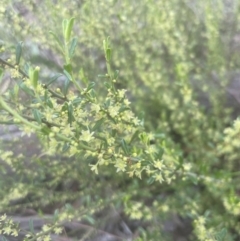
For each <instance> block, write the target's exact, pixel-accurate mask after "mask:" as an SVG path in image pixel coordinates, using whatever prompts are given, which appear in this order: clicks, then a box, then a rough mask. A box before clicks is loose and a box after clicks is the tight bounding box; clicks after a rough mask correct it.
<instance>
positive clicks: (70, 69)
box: [63, 64, 72, 74]
mask: <svg viewBox="0 0 240 241" xmlns="http://www.w3.org/2000/svg"><path fill="white" fill-rule="evenodd" d="M63 69H64V70H66V71H67V72H68V74H70V73H72V65H71V64H64V66H63Z"/></svg>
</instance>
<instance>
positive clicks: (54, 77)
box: [46, 73, 62, 86]
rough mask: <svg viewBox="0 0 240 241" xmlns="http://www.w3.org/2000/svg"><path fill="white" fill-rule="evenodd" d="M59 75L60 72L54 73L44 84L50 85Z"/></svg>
mask: <svg viewBox="0 0 240 241" xmlns="http://www.w3.org/2000/svg"><path fill="white" fill-rule="evenodd" d="M60 76H62V74H59V73H58V74H55V75H54V76H53V77H51V78H50V80H49V81H48V83H47V84H46V86H49V85H51V84H52V83H53V82H55V81H56V80H57V79H58V78H59V77H60Z"/></svg>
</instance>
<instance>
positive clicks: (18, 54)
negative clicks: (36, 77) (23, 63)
mask: <svg viewBox="0 0 240 241" xmlns="http://www.w3.org/2000/svg"><path fill="white" fill-rule="evenodd" d="M22 45H23V42H19V43H18V44H17V46H16V65H19V63H20V59H21V56H22Z"/></svg>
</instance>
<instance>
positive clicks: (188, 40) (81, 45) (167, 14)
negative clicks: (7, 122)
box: [0, 0, 240, 240]
mask: <svg viewBox="0 0 240 241" xmlns="http://www.w3.org/2000/svg"><path fill="white" fill-rule="evenodd" d="M239 3H240V2H239V1H238V0H232V1H228V0H205V1H199V0H194V1H188V0H140V1H135V0H131V1H126V0H122V1H117V0H105V1H93V0H88V1H74V0H73V1H65V0H61V1H58V0H51V1H50V0H49V1H47V0H44V1H40V0H32V1H29V0H25V1H17V0H16V1H15V0H11V1H9V0H2V1H1V6H0V19H1V22H0V44H1V46H2V49H1V50H2V53H1V55H0V57H1V58H2V59H5V60H6V59H14V58H15V46H16V44H17V43H18V42H20V41H22V42H23V48H24V51H23V58H24V60H25V61H27V62H29V63H32V64H33V65H38V66H40V67H41V69H42V70H43V71H42V72H41V75H42V76H41V78H42V80H43V81H47V80H48V78H49V76H52V75H53V74H55V73H59V72H62V67H61V66H62V65H63V62H64V61H63V59H62V57H61V55H60V54H59V48H58V45H56V42H55V41H54V40H53V36H52V35H51V34H49V31H54V32H55V33H57V34H59V38H61V33H62V30H61V27H62V26H61V21H62V19H64V18H71V17H75V26H74V35H76V36H77V38H78V45H77V48H76V55H75V57H74V61H73V62H74V66H73V67H74V69H75V72H76V73H79V76H78V78H80V79H81V78H83V72H84V75H85V76H86V78H88V79H89V80H90V81H94V82H96V84H97V88H98V89H99V90H100V91H101V88H102V86H103V85H102V80H101V78H98V77H97V76H98V75H99V74H105V73H106V64H105V57H104V51H103V47H102V41H103V39H106V38H107V37H108V36H109V37H110V39H111V45H112V49H113V51H114V52H113V59H112V62H111V64H112V68H113V69H114V70H119V79H118V81H117V83H116V86H117V88H124V89H127V90H128V92H127V95H128V97H129V98H130V100H131V101H132V107H133V109H134V110H135V113H137V115H139V117H140V118H143V119H144V123H145V126H146V128H147V130H148V131H149V132H152V133H154V134H156V135H158V136H160V138H161V137H164V142H165V143H166V145H167V146H168V147H169V146H170V147H171V148H169V150H168V151H169V152H171V150H172V151H173V152H176V153H178V155H179V156H181V157H182V158H183V159H184V160H186V161H187V162H189V163H191V168H192V170H193V172H194V173H197V175H198V177H197V178H195V177H193V181H192V182H189V181H185V180H176V181H175V182H173V183H171V184H170V185H167V184H165V183H164V184H160V183H159V184H158V183H153V184H149V183H148V182H147V180H145V179H144V178H143V180H138V179H135V178H134V179H131V178H128V177H127V176H126V175H123V174H119V173H118V174H116V173H115V170H112V169H111V168H108V167H106V168H105V169H104V170H102V172H101V173H100V174H99V175H98V176H96V175H94V174H93V173H92V172H91V170H89V167H88V166H84V165H83V166H80V167H79V166H78V165H79V162H76V160H75V159H74V157H72V158H68V157H65V156H57V157H56V158H55V159H54V160H52V159H51V158H45V157H39V156H41V155H39V154H35V153H34V151H33V153H32V154H30V157H29V158H31V159H32V160H34V163H36V161H37V163H38V165H39V171H36V172H34V174H33V172H29V173H28V176H25V179H23V178H22V175H20V173H14V171H13V175H14V178H13V176H4V178H2V179H1V177H0V185H1V191H0V195H1V197H2V201H1V205H0V207H1V211H2V212H3V210H13V208H14V207H13V204H12V205H10V204H9V200H10V197H11V195H12V193H13V192H14V190H18V191H19V190H21V192H20V193H21V194H20V197H21V198H23V196H24V197H25V199H24V201H23V200H21V202H20V204H19V206H18V205H17V204H16V203H15V204H14V205H15V208H20V207H24V205H25V206H26V207H29V206H31V207H33V208H35V209H37V210H38V209H39V210H40V209H41V210H43V212H52V211H53V210H54V208H56V207H61V205H63V204H64V203H66V202H70V203H74V202H75V203H76V200H78V201H79V200H80V201H79V202H80V203H81V204H80V206H81V205H82V206H84V207H87V208H90V209H91V207H92V206H94V205H95V203H97V202H98V201H99V200H103V203H104V205H102V206H103V207H109V203H112V205H113V206H114V208H115V209H116V210H117V211H118V212H119V213H121V215H125V219H126V220H128V221H126V222H128V225H129V226H130V227H131V229H132V232H133V233H134V234H136V240H180V238H182V239H181V240H197V238H198V239H199V240H239V238H240V231H239V230H240V223H239V218H240V196H239V190H240V185H239V183H240V182H239V181H240V180H239V172H238V171H239V143H240V142H239V134H240V129H239V127H238V123H239V121H238V119H237V120H235V119H236V118H237V117H238V115H239V113H240V108H239V105H240V103H239V101H240V98H239V94H238V92H239V90H240V73H239V64H240V57H239V50H240V32H239V31H240V29H239V28H240V25H239V24H240V19H239V18H240V12H239V10H240V5H239ZM81 69H82V70H83V71H80V70H81ZM59 82H61V78H60V79H59ZM60 84H61V83H60ZM234 120H235V122H234ZM233 122H234V125H233ZM11 143H12V142H10V144H9V143H6V142H4V143H2V145H3V146H7V145H10V147H8V148H10V149H11V145H12V144H11ZM14 145H15V146H16V143H15V144H14ZM19 145H21V143H18V146H19ZM32 145H33V146H35V148H36V145H37V144H36V141H33V144H32ZM5 148H7V147H5ZM14 148H15V147H14ZM22 148H23V147H22ZM28 148H29V147H28ZM20 149H21V148H20ZM39 149H41V148H40V147H39ZM34 150H35V149H34ZM21 151H22V152H23V153H24V151H23V150H21ZM37 151H39V150H36V152H37ZM25 153H28V150H26V152H25ZM78 158H79V157H78ZM80 158H81V157H80ZM16 160H17V161H18V162H17V163H18V164H17V165H22V167H21V168H22V170H23V169H24V165H26V160H25V155H23V156H19V157H18V159H16ZM49 163H51V165H50V164H49ZM64 165H66V166H68V167H69V168H68V169H69V170H67V168H65V170H67V171H66V172H64V173H61V167H62V166H64ZM74 168H75V169H74ZM73 169H74V170H73ZM76 169H78V170H77V171H75V170H76ZM79 169H81V170H79ZM19 170H20V169H19ZM79 173H80V174H81V175H80V176H79ZM46 176H49V179H47V177H46ZM2 177H3V176H2ZM26 178H27V183H26ZM46 180H47V181H46ZM49 180H51V181H49ZM10 190H11V191H10ZM36 190H38V191H36ZM32 193H34V194H32ZM8 194H9V195H8ZM46 196H47V197H48V200H46ZM3 197H5V198H3ZM26 197H27V198H26ZM50 204H51V205H50ZM76 206H78V205H76ZM134 207H136V208H135V209H134ZM96 210H97V209H96ZM96 210H95V211H96ZM127 217H128V218H127ZM199 217H204V218H205V219H206V220H207V221H206V223H205V224H204V225H203V222H201V220H200V221H199ZM100 220H101V219H100ZM136 220H138V221H136ZM176 220H177V221H176ZM193 220H195V221H193ZM169 222H170V224H168V223H169ZM171 225H172V226H171ZM201 225H203V226H204V228H202V226H201ZM169 226H171V227H172V229H171V228H169ZM140 227H141V229H140ZM201 228H202V229H201ZM223 228H226V229H227V230H228V232H227V234H226V235H225V236H224V239H221V235H220V234H221V232H222V230H223ZM205 229H206V230H205ZM192 230H193V231H192ZM219 233H220V234H219ZM217 235H219V236H217ZM219 237H220V238H219ZM207 238H209V239H207Z"/></svg>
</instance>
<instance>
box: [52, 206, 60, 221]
mask: <svg viewBox="0 0 240 241" xmlns="http://www.w3.org/2000/svg"><path fill="white" fill-rule="evenodd" d="M58 217H59V210H58V209H56V210H55V211H54V216H53V221H54V223H56V222H57V220H58Z"/></svg>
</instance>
